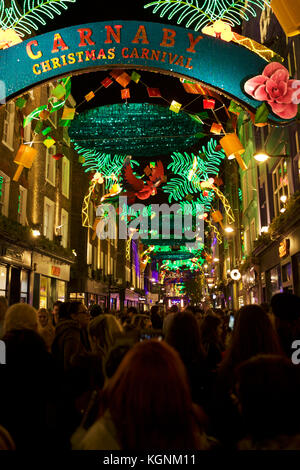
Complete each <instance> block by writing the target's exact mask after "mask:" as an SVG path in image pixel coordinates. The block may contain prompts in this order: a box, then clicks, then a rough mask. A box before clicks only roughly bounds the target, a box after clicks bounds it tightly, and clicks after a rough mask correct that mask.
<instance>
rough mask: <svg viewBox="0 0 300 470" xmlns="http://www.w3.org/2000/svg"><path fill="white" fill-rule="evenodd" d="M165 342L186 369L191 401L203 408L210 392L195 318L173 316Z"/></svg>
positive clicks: (207, 373)
mask: <svg viewBox="0 0 300 470" xmlns="http://www.w3.org/2000/svg"><path fill="white" fill-rule="evenodd" d="M165 341H166V342H167V343H168V344H170V345H171V346H172V347H173V348H174V349H176V351H177V352H178V353H179V355H180V357H181V359H182V361H183V363H184V365H185V367H186V371H187V374H188V379H189V383H190V387H191V393H192V399H193V401H194V402H195V403H198V404H200V405H203V406H204V405H205V403H206V400H207V398H208V394H209V390H210V388H209V387H210V376H209V372H208V369H207V365H206V361H205V354H204V351H203V349H202V346H201V339H200V331H199V326H198V322H197V319H196V317H195V316H194V315H193V314H192V313H177V314H175V315H174V317H173V318H172V320H171V321H170V322H169V324H168V328H167V329H166V332H165Z"/></svg>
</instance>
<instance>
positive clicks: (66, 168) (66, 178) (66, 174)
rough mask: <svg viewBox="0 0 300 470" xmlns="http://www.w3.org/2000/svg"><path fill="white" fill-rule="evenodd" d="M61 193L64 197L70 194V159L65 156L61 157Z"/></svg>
mask: <svg viewBox="0 0 300 470" xmlns="http://www.w3.org/2000/svg"><path fill="white" fill-rule="evenodd" d="M62 194H63V196H65V197H66V198H69V195H70V161H69V159H68V158H67V157H63V159H62Z"/></svg>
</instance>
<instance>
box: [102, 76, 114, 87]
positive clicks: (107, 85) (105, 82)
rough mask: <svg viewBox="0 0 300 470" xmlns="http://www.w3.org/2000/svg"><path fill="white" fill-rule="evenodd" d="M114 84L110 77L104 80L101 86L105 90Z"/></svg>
mask: <svg viewBox="0 0 300 470" xmlns="http://www.w3.org/2000/svg"><path fill="white" fill-rule="evenodd" d="M112 83H113V81H112V79H111V78H109V77H106V78H105V79H104V80H102V82H101V85H103V86H104V88H108V87H109V86H110V85H111V84H112Z"/></svg>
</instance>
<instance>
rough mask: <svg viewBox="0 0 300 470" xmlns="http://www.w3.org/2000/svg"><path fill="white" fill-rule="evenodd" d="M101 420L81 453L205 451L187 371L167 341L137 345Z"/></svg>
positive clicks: (108, 394) (115, 379) (111, 388)
mask: <svg viewBox="0 0 300 470" xmlns="http://www.w3.org/2000/svg"><path fill="white" fill-rule="evenodd" d="M101 411H102V413H101V414H102V416H101V418H100V419H99V420H97V421H96V422H95V423H94V424H93V426H92V427H91V428H90V429H89V430H88V431H87V433H86V435H85V437H84V438H83V439H82V441H81V443H80V446H79V448H80V449H81V450H120V449H124V450H145V449H153V450H155V449H160V450H167V449H169V450H170V449H203V448H204V446H205V445H206V441H204V437H203V435H202V434H201V433H200V431H199V428H198V427H197V419H196V414H195V413H196V412H195V408H193V404H192V400H191V396H190V391H189V386H188V381H187V376H186V371H185V368H184V365H183V363H182V361H181V360H180V357H179V355H178V353H177V352H176V351H175V350H174V349H173V348H171V347H170V346H168V345H167V344H166V343H164V342H162V341H156V340H151V341H145V342H142V343H138V344H136V345H135V346H134V347H133V348H132V349H130V350H129V351H128V352H127V354H126V355H125V357H124V358H123V360H122V362H121V364H120V366H119V367H118V369H117V371H116V373H115V374H114V375H113V376H112V378H111V379H110V380H109V381H108V383H107V386H106V387H105V389H104V392H103V406H102V410H101Z"/></svg>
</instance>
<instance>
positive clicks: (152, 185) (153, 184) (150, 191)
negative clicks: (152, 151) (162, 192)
mask: <svg viewBox="0 0 300 470" xmlns="http://www.w3.org/2000/svg"><path fill="white" fill-rule="evenodd" d="M144 171H145V174H146V175H147V176H148V177H149V180H148V181H147V182H146V183H145V182H144V181H143V180H142V179H140V178H137V177H136V176H135V175H134V173H133V169H132V167H131V165H130V161H127V162H125V165H124V182H125V185H124V186H125V187H126V189H127V192H126V193H125V195H126V196H128V197H129V203H132V202H134V201H135V198H136V197H137V198H138V199H141V200H145V199H149V197H150V196H155V195H156V194H157V188H158V186H160V185H161V183H163V182H165V181H166V177H165V173H164V166H163V164H162V162H161V161H159V162H157V164H156V165H155V167H154V168H150V167H149V166H147V167H146V168H145V170H144Z"/></svg>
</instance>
